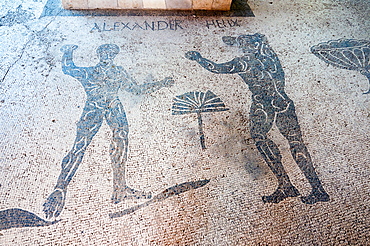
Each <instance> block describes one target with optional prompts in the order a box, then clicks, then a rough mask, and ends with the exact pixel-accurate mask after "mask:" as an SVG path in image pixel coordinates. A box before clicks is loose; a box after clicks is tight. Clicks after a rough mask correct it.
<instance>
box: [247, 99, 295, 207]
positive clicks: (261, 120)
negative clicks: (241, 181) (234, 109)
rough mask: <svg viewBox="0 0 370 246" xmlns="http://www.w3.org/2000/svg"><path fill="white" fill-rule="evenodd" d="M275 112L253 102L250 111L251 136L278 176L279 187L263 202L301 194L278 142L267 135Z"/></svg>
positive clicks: (264, 198) (276, 200) (274, 201)
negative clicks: (290, 177)
mask: <svg viewBox="0 0 370 246" xmlns="http://www.w3.org/2000/svg"><path fill="white" fill-rule="evenodd" d="M274 116H275V113H274V112H268V111H265V110H264V108H263V106H262V105H261V104H256V103H254V104H252V106H251V112H250V120H251V123H250V130H251V136H252V138H253V139H254V140H255V144H256V147H257V149H258V151H259V152H260V153H261V154H262V156H263V158H264V159H265V161H266V163H267V165H268V166H269V168H270V169H271V171H272V172H273V174H274V175H275V176H276V178H277V181H278V188H277V189H276V191H275V192H274V193H273V194H271V195H270V196H263V197H262V200H263V202H265V203H266V202H269V203H279V202H281V201H282V200H284V199H285V198H287V197H296V196H299V195H300V194H299V192H298V190H297V189H296V188H295V187H294V186H293V185H292V183H291V182H290V179H289V177H288V174H287V173H286V171H285V169H284V167H283V164H282V162H281V159H282V157H281V154H280V151H279V149H278V147H277V146H276V144H275V143H274V142H273V141H272V140H271V139H269V138H268V137H267V133H268V132H269V131H270V129H271V127H272V124H273V122H274Z"/></svg>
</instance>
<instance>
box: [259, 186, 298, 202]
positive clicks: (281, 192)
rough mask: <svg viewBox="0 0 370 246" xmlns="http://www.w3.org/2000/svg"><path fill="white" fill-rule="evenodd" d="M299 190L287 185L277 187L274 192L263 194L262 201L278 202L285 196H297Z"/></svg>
mask: <svg viewBox="0 0 370 246" xmlns="http://www.w3.org/2000/svg"><path fill="white" fill-rule="evenodd" d="M299 195H300V194H299V191H298V190H297V188H295V187H294V186H288V187H283V188H277V189H276V191H275V192H274V193H272V194H271V195H270V196H263V197H262V201H263V202H264V203H279V202H281V201H282V200H284V199H285V198H287V197H297V196H299Z"/></svg>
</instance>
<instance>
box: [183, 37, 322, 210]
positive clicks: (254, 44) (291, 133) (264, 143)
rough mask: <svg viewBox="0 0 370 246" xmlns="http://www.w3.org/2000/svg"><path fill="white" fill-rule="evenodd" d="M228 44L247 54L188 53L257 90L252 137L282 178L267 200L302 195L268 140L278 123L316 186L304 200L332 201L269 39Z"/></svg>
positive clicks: (212, 69) (237, 39)
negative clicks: (220, 58)
mask: <svg viewBox="0 0 370 246" xmlns="http://www.w3.org/2000/svg"><path fill="white" fill-rule="evenodd" d="M222 40H223V41H224V43H226V44H227V45H231V46H237V47H238V48H240V49H241V50H242V51H243V55H242V56H240V57H236V58H234V59H233V60H231V61H229V62H225V63H221V64H217V63H215V62H213V61H210V60H208V59H206V58H203V57H202V56H201V55H200V53H199V52H196V51H189V52H187V53H186V57H187V58H188V59H190V60H193V61H196V62H198V63H199V64H200V65H201V66H202V67H203V68H205V69H207V70H208V71H210V72H213V73H217V74H235V73H236V74H238V75H239V76H240V77H241V78H242V79H243V80H244V82H245V83H246V84H247V85H248V87H249V89H250V91H251V92H252V105H251V109H250V132H251V136H252V138H253V139H254V140H255V145H256V146H257V149H258V150H259V152H260V153H261V154H262V156H263V158H264V160H265V161H266V163H267V165H268V166H269V167H270V169H271V171H272V172H273V173H274V175H275V176H276V178H277V180H278V187H277V189H276V191H275V192H273V193H272V194H271V195H269V196H263V197H262V200H263V202H265V203H279V202H281V201H282V200H284V199H285V198H288V197H297V196H300V193H299V191H298V190H297V188H295V187H294V185H293V184H292V183H291V181H290V179H289V177H288V175H287V173H286V171H285V169H284V166H283V165H282V156H281V154H280V151H279V149H278V147H277V145H276V144H275V143H274V142H273V141H272V140H271V139H269V138H268V136H267V133H268V132H269V131H270V130H271V128H272V126H273V124H274V123H275V124H276V126H277V128H278V129H279V131H280V132H281V134H282V135H283V136H284V137H285V138H286V139H287V140H288V142H289V145H290V151H291V154H292V156H293V158H294V160H295V162H296V163H297V165H298V166H299V168H300V169H301V170H302V172H303V174H304V176H305V177H306V178H307V180H308V182H309V183H310V184H311V187H312V191H311V193H310V194H309V195H308V196H302V197H301V200H302V202H303V203H306V204H314V203H316V202H327V201H329V195H328V194H327V193H326V191H325V190H324V188H323V186H322V184H321V182H320V180H319V178H318V176H317V174H316V171H315V168H314V166H313V164H312V160H311V157H310V154H309V152H308V150H307V147H306V145H305V144H304V142H303V139H302V133H301V130H300V126H299V123H298V119H297V116H296V112H295V107H294V103H293V101H292V100H291V99H290V98H289V97H288V96H287V95H286V93H285V91H284V86H285V77H284V71H283V68H282V66H281V64H280V61H279V59H278V57H277V55H276V54H275V52H274V51H273V50H272V49H271V47H270V45H269V44H268V42H267V39H266V37H265V36H264V35H261V34H258V33H256V34H254V35H241V36H238V37H230V36H226V37H223V38H222Z"/></svg>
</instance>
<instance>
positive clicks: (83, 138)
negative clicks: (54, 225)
mask: <svg viewBox="0 0 370 246" xmlns="http://www.w3.org/2000/svg"><path fill="white" fill-rule="evenodd" d="M103 117H104V116H103V113H102V110H101V109H99V108H97V107H96V106H95V103H93V102H87V103H86V106H85V109H84V111H83V113H82V116H81V118H80V120H79V122H78V123H77V136H76V139H75V142H74V144H73V147H72V149H71V151H70V152H69V153H68V154H67V155H66V156H65V157H64V159H63V161H62V171H61V173H60V175H59V178H58V181H57V184H56V185H55V188H54V191H53V192H52V193H51V195H50V196H49V197H48V198H47V200H46V202H45V203H44V205H43V206H44V209H43V211H44V212H45V215H46V218H52V217H58V216H59V215H60V213H61V212H62V210H63V207H64V202H65V197H66V192H67V186H68V184H69V183H70V182H71V180H72V178H73V176H74V175H75V173H76V171H77V169H78V167H79V165H80V164H81V161H82V158H83V156H84V154H85V151H86V148H87V146H88V145H89V144H90V143H91V140H92V139H93V137H94V136H95V134H96V133H97V132H98V130H99V128H100V127H101V124H102V122H103Z"/></svg>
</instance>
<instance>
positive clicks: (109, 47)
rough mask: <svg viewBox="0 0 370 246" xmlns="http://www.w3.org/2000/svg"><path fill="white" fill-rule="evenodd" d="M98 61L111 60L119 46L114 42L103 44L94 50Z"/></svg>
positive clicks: (117, 51)
mask: <svg viewBox="0 0 370 246" xmlns="http://www.w3.org/2000/svg"><path fill="white" fill-rule="evenodd" d="M96 53H97V54H98V56H99V58H100V61H106V60H113V59H114V58H115V57H116V55H117V54H118V53H119V47H118V45H115V44H103V45H100V46H99V47H98V49H97V50H96Z"/></svg>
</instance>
